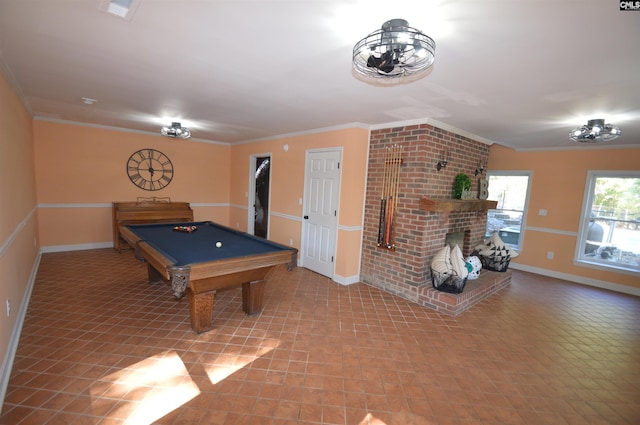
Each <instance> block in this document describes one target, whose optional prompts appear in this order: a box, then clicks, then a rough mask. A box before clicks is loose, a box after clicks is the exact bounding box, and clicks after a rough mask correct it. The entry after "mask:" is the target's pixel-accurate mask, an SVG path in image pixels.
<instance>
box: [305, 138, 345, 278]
mask: <svg viewBox="0 0 640 425" xmlns="http://www.w3.org/2000/svg"><path fill="white" fill-rule="evenodd" d="M341 156H342V152H341V151H340V150H323V151H309V152H307V159H306V164H305V191H304V199H305V202H304V208H303V214H304V215H303V217H304V220H303V225H302V232H303V241H302V265H303V266H304V267H305V268H307V269H309V270H312V271H314V272H316V273H320V274H321V275H324V276H328V277H333V271H334V260H335V259H334V255H335V249H336V238H337V234H338V199H339V191H340V159H341Z"/></svg>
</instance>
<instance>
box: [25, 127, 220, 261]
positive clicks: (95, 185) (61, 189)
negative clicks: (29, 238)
mask: <svg viewBox="0 0 640 425" xmlns="http://www.w3.org/2000/svg"><path fill="white" fill-rule="evenodd" d="M33 128H34V138H35V168H36V171H35V176H36V186H37V196H38V204H39V208H38V219H39V222H40V240H41V244H42V246H43V247H44V248H45V249H47V247H52V246H68V245H83V244H85V245H86V244H89V245H91V244H108V243H111V242H112V233H111V206H110V205H111V202H113V201H135V200H136V199H137V198H138V197H151V196H156V197H169V198H170V199H171V200H172V201H176V202H177V201H184V202H190V203H191V204H192V205H193V209H194V213H195V218H196V219H197V220H214V221H217V222H222V223H226V222H227V221H228V220H229V205H228V200H229V170H230V168H231V167H230V164H229V153H230V151H229V146H228V145H226V144H210V143H202V142H197V141H195V140H176V139H169V138H166V137H161V136H159V135H158V136H155V135H149V134H141V133H134V132H125V131H118V130H112V129H104V128H96V127H88V126H79V125H71V124H66V123H57V122H48V121H34V125H33ZM143 148H154V149H157V150H159V151H161V152H163V153H164V154H165V155H167V156H168V157H169V158H170V159H171V162H172V163H173V167H174V171H175V172H174V178H173V180H172V181H171V183H170V184H169V185H168V186H166V187H165V188H163V189H161V190H157V191H145V190H142V189H140V188H138V187H136V186H135V185H134V184H133V183H131V181H130V180H129V177H128V176H127V173H126V169H125V164H126V163H127V160H128V158H129V156H130V155H131V154H132V153H133V152H135V151H137V150H138V149H143ZM198 204H202V205H200V206H198Z"/></svg>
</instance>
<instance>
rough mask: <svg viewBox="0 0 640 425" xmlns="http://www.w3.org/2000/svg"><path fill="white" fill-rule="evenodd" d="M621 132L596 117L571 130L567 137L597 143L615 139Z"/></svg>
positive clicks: (582, 141) (577, 140)
mask: <svg viewBox="0 0 640 425" xmlns="http://www.w3.org/2000/svg"><path fill="white" fill-rule="evenodd" d="M621 134H622V131H621V130H620V129H619V128H618V127H616V126H615V125H611V124H605V123H604V120H603V119H596V120H589V121H587V125H583V126H582V127H578V128H575V129H573V130H571V132H570V133H569V138H570V139H571V140H573V141H576V142H581V143H598V142H608V141H610V140H614V139H617V138H618V137H620V135H621Z"/></svg>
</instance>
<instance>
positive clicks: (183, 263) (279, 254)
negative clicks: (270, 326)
mask: <svg viewBox="0 0 640 425" xmlns="http://www.w3.org/2000/svg"><path fill="white" fill-rule="evenodd" d="M190 229H193V230H191V231H189V230H190ZM120 234H121V236H122V238H123V239H124V240H125V241H126V242H127V243H128V244H129V245H130V246H132V247H135V255H136V256H137V257H138V258H139V259H140V260H142V261H145V262H146V263H147V271H148V275H149V282H151V283H157V282H168V283H170V284H171V288H172V290H173V295H174V296H175V297H176V298H182V297H183V296H184V295H185V293H186V294H187V295H188V297H189V313H190V315H191V327H192V328H193V330H194V331H195V332H196V333H202V332H206V331H208V330H211V329H212V327H213V325H212V314H213V304H214V301H215V296H216V291H218V290H222V289H229V288H236V287H242V309H243V310H244V312H245V313H246V314H249V315H251V314H257V313H260V312H261V311H262V308H263V304H264V289H265V286H266V283H267V280H268V279H269V277H270V276H271V274H272V273H273V271H274V269H275V267H276V266H278V265H280V264H286V265H287V267H288V269H289V270H291V269H293V268H294V267H296V263H297V254H298V250H297V249H296V248H292V247H287V246H284V245H281V244H278V243H275V242H271V241H269V240H265V239H261V238H258V237H256V236H253V235H250V234H248V233H244V232H240V231H238V230H234V229H231V228H229V227H225V226H222V225H220V224H217V223H214V222H211V221H201V222H187V223H183V222H180V223H157V224H130V225H123V226H120Z"/></svg>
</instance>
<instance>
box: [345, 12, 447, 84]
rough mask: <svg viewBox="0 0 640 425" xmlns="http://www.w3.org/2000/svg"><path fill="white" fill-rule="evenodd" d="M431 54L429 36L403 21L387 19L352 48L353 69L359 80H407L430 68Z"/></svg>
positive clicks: (432, 54)
mask: <svg viewBox="0 0 640 425" xmlns="http://www.w3.org/2000/svg"><path fill="white" fill-rule="evenodd" d="M435 51H436V43H435V41H433V39H432V38H431V37H429V36H427V35H425V34H423V33H422V32H420V31H419V30H417V29H415V28H412V27H410V26H409V23H408V22H407V21H405V20H404V19H391V20H389V21H387V22H385V23H384V24H382V28H381V29H379V30H377V31H374V32H372V33H371V34H369V35H368V36H366V37H365V38H363V39H362V40H360V41H359V42H358V43H357V44H356V45H355V46H354V47H353V69H354V70H355V71H356V73H355V75H356V77H358V78H361V79H372V78H373V79H383V80H384V79H398V78H400V77H408V76H412V75H417V74H420V73H422V72H423V71H426V70H427V69H428V68H429V67H430V66H431V65H433V61H434V59H435ZM362 77H364V78H362Z"/></svg>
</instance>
